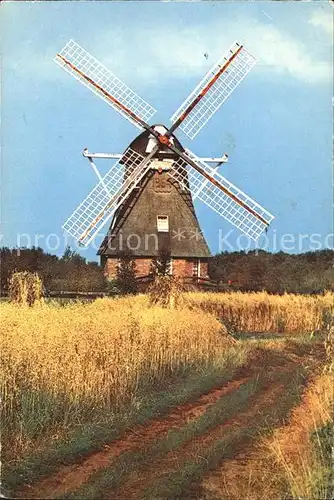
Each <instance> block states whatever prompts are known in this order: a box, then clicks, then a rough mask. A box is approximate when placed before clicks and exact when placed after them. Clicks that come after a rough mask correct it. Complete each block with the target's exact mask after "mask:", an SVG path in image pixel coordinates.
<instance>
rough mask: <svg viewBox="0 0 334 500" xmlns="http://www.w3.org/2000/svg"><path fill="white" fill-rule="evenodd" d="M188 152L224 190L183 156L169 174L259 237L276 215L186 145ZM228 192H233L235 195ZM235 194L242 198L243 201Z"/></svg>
mask: <svg viewBox="0 0 334 500" xmlns="http://www.w3.org/2000/svg"><path fill="white" fill-rule="evenodd" d="M186 153H187V155H188V156H189V157H190V159H191V160H192V161H194V162H195V163H196V164H197V165H198V167H199V168H200V169H202V170H205V171H206V173H208V174H209V175H210V176H211V177H212V178H213V179H214V180H216V181H218V182H219V184H220V185H221V186H222V187H223V188H224V191H223V190H222V189H220V188H219V187H218V186H216V185H215V184H213V183H212V182H210V180H208V179H207V178H205V177H204V176H203V175H202V174H201V173H200V172H198V171H197V170H195V169H194V168H193V167H189V166H187V167H186V168H185V163H184V160H183V159H181V158H180V159H179V160H178V161H177V162H175V163H174V165H173V168H172V169H171V170H170V171H169V175H170V176H171V177H172V178H173V179H175V180H177V181H178V182H179V183H180V184H181V186H183V187H184V188H186V189H188V190H189V191H190V192H191V193H192V197H193V199H196V198H198V199H199V200H201V201H202V202H203V203H205V204H206V205H207V206H208V207H210V208H211V209H212V210H214V211H215V212H217V213H218V214H219V215H220V216H222V217H224V218H225V219H226V220H227V221H228V222H230V223H231V224H233V225H234V226H235V227H237V228H238V229H240V230H241V231H242V232H243V233H244V234H246V235H247V236H249V237H250V238H252V239H253V240H255V241H257V240H258V238H259V236H261V234H262V233H263V231H264V230H265V229H266V228H267V227H268V226H269V224H270V222H271V221H272V220H273V219H274V216H273V215H271V214H270V213H269V212H268V211H267V210H265V209H264V208H263V207H262V206H261V205H259V203H257V202H256V201H255V200H253V199H252V198H250V197H249V196H248V195H247V194H245V193H244V192H243V191H241V190H240V189H239V188H237V187H236V186H234V184H232V183H231V182H229V181H228V180H227V179H225V177H223V176H222V175H220V174H219V173H217V172H216V171H215V170H214V169H212V168H211V167H210V166H209V165H208V164H206V163H205V162H204V161H202V160H200V158H198V157H197V156H196V155H195V154H194V153H192V152H191V151H189V150H188V149H186ZM227 192H229V193H231V195H232V196H230V195H229V194H227ZM234 198H237V199H238V200H240V203H238V202H237V201H236V200H235V199H234Z"/></svg>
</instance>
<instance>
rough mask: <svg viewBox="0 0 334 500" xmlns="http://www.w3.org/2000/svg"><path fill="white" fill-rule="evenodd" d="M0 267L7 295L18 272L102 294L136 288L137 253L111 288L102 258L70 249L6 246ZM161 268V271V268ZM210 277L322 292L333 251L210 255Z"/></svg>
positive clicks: (332, 271) (246, 285)
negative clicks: (52, 250) (92, 258)
mask: <svg viewBox="0 0 334 500" xmlns="http://www.w3.org/2000/svg"><path fill="white" fill-rule="evenodd" d="M164 260H166V259H161V258H160V259H159V261H156V262H154V261H152V266H153V268H154V267H156V268H158V267H159V265H161V263H162V264H163V263H164ZM167 260H168V259H167ZM167 260H166V262H167ZM159 262H160V264H159ZM0 265H1V273H0V276H1V293H2V294H4V293H6V292H7V290H8V283H9V278H10V276H11V275H12V273H13V272H15V271H31V272H36V273H38V275H39V276H40V277H41V279H42V281H43V283H44V286H45V288H46V290H47V291H64V290H66V291H80V292H88V291H90V292H94V291H96V292H101V291H112V290H111V289H112V288H113V287H114V285H116V289H117V288H118V290H120V291H121V292H122V293H126V290H135V289H136V285H135V279H134V277H135V273H136V266H135V262H134V261H133V259H131V256H127V257H124V256H123V258H122V259H121V266H120V267H119V270H118V276H117V279H116V281H115V282H114V283H112V286H111V287H110V282H109V283H108V282H106V280H105V278H104V276H103V272H102V269H101V267H100V265H99V264H98V263H97V262H87V261H86V259H85V258H84V257H82V256H81V255H79V254H78V253H77V252H75V251H73V250H71V249H70V248H69V247H67V248H66V249H65V252H64V254H63V255H62V256H61V257H57V256H56V255H52V254H49V253H47V252H45V251H44V250H43V249H42V248H38V247H32V248H20V249H18V248H13V249H10V248H7V247H2V248H0ZM166 265H167V264H166ZM157 271H158V273H160V274H161V270H159V269H157ZM209 276H210V278H211V279H212V280H214V281H216V282H217V284H218V285H219V289H221V290H224V289H232V290H243V291H252V290H255V291H258V290H267V291H268V292H271V293H284V292H291V293H321V292H323V291H325V290H333V289H334V267H333V251H332V250H320V251H315V252H306V253H301V254H288V253H284V252H278V253H270V252H265V251H263V250H257V251H249V252H244V251H241V252H222V253H220V254H218V255H215V256H214V257H212V258H211V259H210V261H209Z"/></svg>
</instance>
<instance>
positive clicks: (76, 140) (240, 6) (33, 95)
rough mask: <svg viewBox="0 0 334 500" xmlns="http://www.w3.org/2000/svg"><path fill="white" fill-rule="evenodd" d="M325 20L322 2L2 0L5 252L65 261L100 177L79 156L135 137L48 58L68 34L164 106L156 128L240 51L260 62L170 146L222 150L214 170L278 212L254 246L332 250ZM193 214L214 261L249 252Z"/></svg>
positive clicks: (219, 226) (206, 152)
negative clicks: (40, 252) (239, 47)
mask: <svg viewBox="0 0 334 500" xmlns="http://www.w3.org/2000/svg"><path fill="white" fill-rule="evenodd" d="M332 15H333V9H332V7H331V5H329V4H328V2H309V3H302V2H230V3H229V2H224V3H223V2H221V3H211V2H202V3H194V2H190V3H189V2H188V3H172V2H163V3H160V2H159V3H158V2H109V3H108V2H61V1H58V2H50V3H47V2H45V3H42V2H35V3H30V2H24V3H23V2H19V3H15V2H13V3H9V2H8V3H5V4H1V7H0V16H1V17H0V22H1V26H0V28H1V33H2V35H3V37H2V47H1V50H2V56H3V57H2V65H3V68H2V111H1V117H2V189H1V191H2V192H1V194H2V204H1V209H2V230H1V232H2V234H3V236H2V243H1V244H5V245H8V246H15V245H16V244H17V243H18V242H20V243H21V244H23V245H26V244H27V243H28V242H30V243H32V244H34V243H37V244H39V245H40V246H42V247H43V248H47V247H49V250H50V251H52V252H54V253H57V254H61V253H62V252H63V249H64V245H65V244H66V241H65V240H64V239H63V236H62V230H61V226H62V224H63V222H64V221H65V220H66V219H67V217H68V216H69V215H70V214H71V213H72V211H73V210H74V209H75V208H76V206H77V205H78V204H79V203H80V201H81V200H82V199H83V198H84V197H85V196H86V195H87V194H88V192H89V191H90V190H91V189H92V187H93V186H94V184H95V182H96V178H95V174H94V173H93V171H92V170H91V168H90V167H89V163H88V161H87V160H86V159H85V158H83V157H82V156H81V153H82V150H83V149H84V147H88V148H89V150H90V151H104V152H122V151H124V149H125V148H126V147H127V145H128V143H129V142H130V141H131V140H132V139H133V138H134V137H135V136H136V135H137V133H138V130H137V129H136V128H135V127H133V125H131V124H130V123H129V122H127V121H126V120H124V118H122V117H121V116H120V115H119V114H118V113H117V112H115V111H114V110H112V109H111V108H110V107H109V106H107V105H106V104H105V103H104V102H103V101H102V100H101V99H99V98H98V97H96V96H95V95H93V94H92V93H91V92H89V91H88V90H87V89H86V88H84V87H83V86H82V85H80V84H79V83H78V82H77V81H75V80H74V79H73V78H71V77H70V76H69V75H68V74H66V73H65V72H64V71H62V70H61V69H60V68H59V67H58V66H57V65H56V64H55V63H54V62H53V57H54V55H55V54H56V52H57V51H60V49H61V48H62V47H63V46H64V45H65V43H66V42H67V41H68V40H69V39H70V38H73V39H74V40H76V41H77V42H78V43H80V44H81V45H82V46H83V47H84V48H85V49H86V50H88V51H89V52H90V53H92V54H93V55H95V57H97V58H98V59H99V60H100V61H101V62H103V63H104V64H105V65H106V66H107V67H108V68H109V69H111V70H112V71H113V72H114V73H115V74H116V75H117V76H118V77H119V78H121V79H122V80H123V81H124V82H125V83H126V84H128V85H129V86H130V87H131V88H132V89H133V90H135V91H136V92H138V93H139V94H140V95H141V97H143V98H144V99H145V100H147V101H148V102H149V103H150V104H151V105H153V106H154V107H155V108H156V109H157V110H158V112H157V114H156V115H155V116H154V118H153V122H154V123H159V122H162V123H168V121H169V118H170V116H171V115H172V114H173V113H174V111H175V110H176V109H177V108H178V107H179V105H180V104H181V102H182V101H183V100H184V99H185V98H186V97H187V95H188V94H189V93H190V92H191V91H192V90H193V88H194V87H195V86H196V85H197V83H198V82H199V80H200V79H201V78H202V76H203V75H204V74H205V73H206V71H208V69H209V68H210V67H211V66H212V65H213V64H214V63H215V62H216V60H217V59H218V58H219V56H220V55H221V54H222V53H223V52H225V51H226V49H227V48H228V47H229V46H230V45H231V43H232V42H233V41H234V40H239V41H241V42H243V43H244V45H245V46H246V48H247V49H248V50H249V51H250V52H251V53H252V54H254V55H255V56H256V57H257V58H258V63H257V65H256V66H255V67H254V69H253V70H252V71H251V73H250V74H249V75H248V76H247V78H246V79H245V81H244V82H243V83H242V84H241V85H240V87H238V88H237V89H236V91H235V92H234V93H233V95H232V96H231V97H230V98H229V99H228V101H227V102H226V103H225V104H224V105H223V107H222V108H221V109H220V110H219V112H218V113H216V115H215V116H214V118H213V119H212V120H211V121H210V122H209V124H208V125H207V126H206V127H205V128H204V129H203V130H202V132H201V133H200V134H199V135H198V136H197V137H196V138H195V139H194V140H193V141H190V140H189V139H188V138H186V136H184V135H183V134H182V132H180V133H179V135H178V137H179V139H180V140H181V142H182V143H183V144H184V145H185V146H187V147H190V148H191V149H192V150H193V151H194V152H195V153H196V154H198V155H199V156H213V155H214V156H219V155H220V154H222V153H223V152H226V153H228V154H229V163H228V164H225V165H223V166H222V167H221V168H220V173H221V174H222V175H224V176H226V177H227V178H228V179H229V180H230V181H232V182H233V183H235V184H236V185H237V186H238V187H240V188H241V189H243V190H244V191H245V192H246V193H247V194H249V195H250V196H251V197H253V198H255V199H256V200H257V201H258V202H259V203H260V204H262V205H263V206H264V207H265V208H267V209H268V210H269V211H270V212H271V213H273V214H274V215H275V217H276V218H275V220H274V222H273V224H272V227H271V229H270V230H269V232H268V234H267V240H263V241H262V242H261V240H260V241H259V245H260V246H261V245H262V247H264V248H268V249H271V250H274V251H276V250H279V249H284V250H286V251H292V252H294V251H305V250H308V249H317V248H319V247H320V246H321V247H324V246H331V245H332V241H333V240H332V238H331V237H330V236H329V235H330V233H332V232H333V230H332V225H333V221H332V183H331V169H332V106H331V104H332V66H331V65H332V63H331V61H332ZM205 53H207V54H208V58H206V57H204V54H205ZM99 167H100V170H101V172H102V173H104V172H106V171H107V170H108V162H105V161H102V162H101V163H100V164H99ZM195 206H196V211H197V214H198V218H199V220H200V224H201V227H202V229H203V232H204V234H205V236H206V238H207V241H208V243H209V246H210V249H211V251H212V252H213V253H215V252H217V251H219V250H229V249H232V248H237V246H240V245H241V246H242V245H243V243H244V244H245V245H246V246H247V243H246V241H245V239H244V240H242V239H240V232H239V231H238V230H237V229H233V226H231V225H230V224H229V223H228V222H226V221H225V220H224V219H222V218H220V217H219V216H218V215H217V214H215V213H213V212H212V211H211V210H210V209H209V208H207V207H206V206H204V205H203V204H201V203H200V202H198V204H197V202H196V204H195ZM231 229H232V232H230V230H231ZM24 234H26V235H28V236H26V237H25V236H22V235H24ZM287 234H288V235H289V234H290V235H292V236H291V237H290V243H288V240H289V236H288V237H286V236H284V235H287ZM17 235H21V237H20V238H21V239H19V240H18V236H17ZM35 235H40V237H39V239H37V240H36V236H35ZM48 235H49V236H48ZM50 235H51V236H50ZM52 235H58V237H59V238H60V246H58V245H57V238H56V236H52ZM303 235H304V236H303ZM312 235H313V236H312ZM317 235H318V236H317ZM224 236H225V241H224V239H223V238H224ZM238 238H239V239H238ZM282 238H283V240H282ZM300 239H302V242H300ZM282 241H283V243H282ZM69 242H70V243H71V244H72V245H73V247H74V246H75V244H74V241H71V240H69ZM56 246H57V248H54V249H53V247H56ZM81 253H82V254H83V255H85V256H87V257H88V258H90V259H94V258H95V250H94V248H92V247H91V248H89V249H85V250H82V251H81Z"/></svg>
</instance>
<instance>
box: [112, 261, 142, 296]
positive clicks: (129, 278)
mask: <svg viewBox="0 0 334 500" xmlns="http://www.w3.org/2000/svg"><path fill="white" fill-rule="evenodd" d="M118 259H119V263H118V267H117V271H116V283H115V284H116V287H117V288H118V290H119V291H120V292H121V294H123V295H127V294H136V293H137V291H138V287H137V280H136V262H135V260H134V258H133V255H132V254H131V253H128V252H121V253H120V254H119V256H118Z"/></svg>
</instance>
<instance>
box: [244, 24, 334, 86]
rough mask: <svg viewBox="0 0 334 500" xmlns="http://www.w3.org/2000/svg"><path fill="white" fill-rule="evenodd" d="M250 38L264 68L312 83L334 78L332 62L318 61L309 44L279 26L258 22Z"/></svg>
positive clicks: (254, 51) (267, 70) (249, 40)
mask: <svg viewBox="0 0 334 500" xmlns="http://www.w3.org/2000/svg"><path fill="white" fill-rule="evenodd" d="M247 41H248V42H249V49H250V50H252V51H253V53H254V54H256V56H257V57H258V59H259V64H260V65H261V68H262V70H263V71H266V72H275V73H278V74H282V75H291V76H292V77H294V78H296V79H298V80H301V81H304V82H307V83H311V84H312V83H322V82H326V81H330V80H331V77H332V66H331V64H330V63H329V62H328V61H321V60H318V59H317V58H316V56H315V55H314V54H313V55H311V53H312V52H311V51H310V49H309V48H308V47H307V46H306V45H305V43H303V42H302V41H301V40H298V39H297V38H295V37H292V36H291V35H288V34H286V33H284V32H282V31H280V30H278V29H277V28H276V27H275V26H272V25H257V26H256V28H255V29H254V28H253V33H250V34H249V35H248V37H247ZM247 47H248V44H247Z"/></svg>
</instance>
